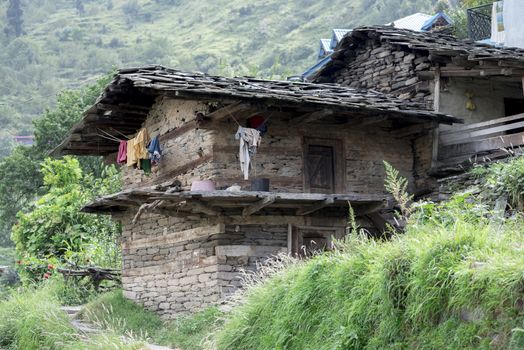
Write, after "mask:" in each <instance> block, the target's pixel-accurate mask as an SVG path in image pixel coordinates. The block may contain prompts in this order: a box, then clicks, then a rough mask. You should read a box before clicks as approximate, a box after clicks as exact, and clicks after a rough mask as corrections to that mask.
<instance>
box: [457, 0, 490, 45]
mask: <svg viewBox="0 0 524 350" xmlns="http://www.w3.org/2000/svg"><path fill="white" fill-rule="evenodd" d="M491 3H493V1H492V0H461V1H459V2H458V4H457V7H456V8H454V9H453V10H452V11H450V13H449V14H450V16H451V18H452V19H453V22H454V25H453V32H454V34H455V35H456V36H457V37H459V38H467V37H468V35H469V34H468V20H467V16H466V10H467V9H468V8H472V7H476V6H480V5H486V4H491Z"/></svg>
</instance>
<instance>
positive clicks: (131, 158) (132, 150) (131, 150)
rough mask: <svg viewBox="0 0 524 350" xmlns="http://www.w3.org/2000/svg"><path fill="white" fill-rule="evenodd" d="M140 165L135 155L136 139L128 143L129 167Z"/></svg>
mask: <svg viewBox="0 0 524 350" xmlns="http://www.w3.org/2000/svg"><path fill="white" fill-rule="evenodd" d="M137 163H138V158H137V156H136V153H135V139H130V140H129V141H127V166H133V165H136V164H137Z"/></svg>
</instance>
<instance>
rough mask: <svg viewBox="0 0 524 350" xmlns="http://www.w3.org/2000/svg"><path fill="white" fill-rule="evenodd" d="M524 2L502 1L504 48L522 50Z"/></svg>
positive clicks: (514, 0)
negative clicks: (518, 48)
mask: <svg viewBox="0 0 524 350" xmlns="http://www.w3.org/2000/svg"><path fill="white" fill-rule="evenodd" d="M523 20H524V0H504V27H505V32H506V39H505V43H504V46H508V47H521V48H524V21H523Z"/></svg>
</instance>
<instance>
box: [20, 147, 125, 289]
mask: <svg viewBox="0 0 524 350" xmlns="http://www.w3.org/2000/svg"><path fill="white" fill-rule="evenodd" d="M41 169H42V173H43V177H44V185H45V186H46V188H47V193H46V194H44V195H43V196H42V197H41V198H40V199H39V200H38V201H37V202H36V204H35V206H34V208H33V210H32V211H30V212H29V213H27V214H26V213H23V212H20V213H19V214H18V219H19V222H18V224H17V225H15V227H14V229H13V234H12V239H13V241H14V242H15V244H16V250H17V253H18V255H19V257H20V260H21V263H20V265H19V266H20V272H21V273H22V276H23V277H25V279H26V280H30V281H33V280H39V279H41V278H42V277H43V278H47V277H46V276H47V275H46V274H49V271H47V270H48V268H47V267H48V264H49V263H51V264H52V265H53V266H55V267H56V265H58V264H65V263H66V262H68V263H69V262H73V263H75V264H79V265H86V264H87V265H91V264H95V265H97V266H102V267H117V266H118V264H119V262H120V250H119V247H118V245H117V243H116V238H117V237H118V235H119V233H120V227H119V225H117V224H116V223H114V222H113V221H111V219H110V218H108V217H104V216H96V215H91V214H85V213H82V212H81V211H80V210H81V208H82V206H83V205H85V204H86V203H87V202H88V201H89V200H91V199H93V198H94V197H96V196H98V195H100V194H104V193H108V192H114V191H116V190H117V189H118V188H119V184H120V181H119V174H118V172H117V170H116V169H115V168H107V170H106V171H107V174H106V175H105V176H104V177H103V178H102V179H94V178H93V177H92V176H91V175H83V174H82V170H81V168H80V164H79V162H78V160H76V159H75V158H70V157H65V158H64V159H62V160H51V159H46V160H45V162H44V163H42V168H41Z"/></svg>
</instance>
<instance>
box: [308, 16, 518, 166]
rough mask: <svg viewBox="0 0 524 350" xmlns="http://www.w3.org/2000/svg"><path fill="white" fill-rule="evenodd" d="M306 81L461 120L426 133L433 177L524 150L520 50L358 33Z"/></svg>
mask: <svg viewBox="0 0 524 350" xmlns="http://www.w3.org/2000/svg"><path fill="white" fill-rule="evenodd" d="M308 80H309V81H313V82H316V83H336V84H339V85H342V86H348V87H353V88H357V89H371V90H376V91H380V92H384V93H387V94H392V95H395V96H397V97H399V98H401V99H403V100H406V101H418V102H421V103H425V104H426V105H427V107H428V108H432V109H433V110H434V111H438V112H442V113H445V114H450V115H453V116H454V117H457V118H461V119H463V120H464V124H465V125H463V126H442V127H440V128H433V129H432V130H433V131H432V132H433V133H434V142H433V144H434V148H435V149H434V156H433V168H432V173H433V174H435V175H444V174H447V173H449V172H452V171H461V170H462V169H463V168H464V166H467V165H468V164H469V163H471V161H472V160H473V161H480V160H482V159H483V158H485V159H494V158H497V157H501V156H505V155H506V154H507V152H504V151H501V148H515V147H518V146H522V145H523V144H524V141H523V136H524V134H522V132H521V131H522V130H523V129H522V127H523V126H524V114H523V113H524V98H523V97H524V96H523V84H524V50H523V49H518V48H507V47H494V46H491V45H488V44H481V43H476V42H473V41H469V40H467V41H462V40H458V39H456V38H455V37H453V36H450V35H445V34H439V33H428V32H414V31H410V30H403V29H398V28H393V27H389V26H370V27H361V28H357V29H354V30H353V31H351V32H349V33H348V34H347V35H346V36H345V37H344V38H343V39H342V40H341V41H340V43H339V44H338V45H337V47H336V48H335V49H334V52H333V54H332V55H331V56H330V60H329V62H328V63H326V64H325V65H324V66H322V67H318V70H317V72H316V73H315V74H312V75H311V76H310V77H309V78H308ZM428 127H429V125H428ZM421 132H427V130H425V131H424V130H421Z"/></svg>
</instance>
